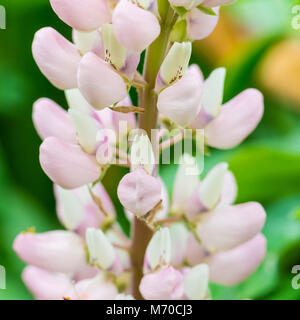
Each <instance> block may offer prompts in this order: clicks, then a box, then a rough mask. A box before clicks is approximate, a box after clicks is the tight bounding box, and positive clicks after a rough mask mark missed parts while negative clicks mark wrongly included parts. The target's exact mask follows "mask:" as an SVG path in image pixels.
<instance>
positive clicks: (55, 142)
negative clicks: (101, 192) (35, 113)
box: [40, 137, 100, 189]
mask: <svg viewBox="0 0 300 320" xmlns="http://www.w3.org/2000/svg"><path fill="white" fill-rule="evenodd" d="M40 163H41V166H42V168H43V170H44V172H45V173H46V174H47V175H48V177H49V178H50V179H51V180H52V181H53V182H55V183H56V184H58V185H60V186H61V187H63V188H65V189H73V188H77V187H80V186H82V185H84V184H87V183H91V182H94V181H95V180H97V179H98V178H99V176H100V168H99V166H98V165H97V164H96V161H95V159H94V158H93V157H92V156H89V155H88V154H86V153H85V152H84V151H83V150H82V149H81V147H80V146H78V145H75V144H69V143H66V142H64V141H62V140H60V139H58V138H55V137H49V138H47V139H45V141H44V142H43V143H42V145H41V146H40Z"/></svg>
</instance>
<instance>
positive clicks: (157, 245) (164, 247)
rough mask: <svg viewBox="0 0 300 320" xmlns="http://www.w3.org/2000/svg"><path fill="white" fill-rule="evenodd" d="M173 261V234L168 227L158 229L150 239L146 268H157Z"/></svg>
mask: <svg viewBox="0 0 300 320" xmlns="http://www.w3.org/2000/svg"><path fill="white" fill-rule="evenodd" d="M170 261H171V236H170V231H169V229H168V228H161V229H159V230H158V231H156V232H155V233H154V235H153V237H152V239H151V240H150V242H149V244H148V247H147V250H146V256H145V264H146V269H147V268H148V267H150V270H155V269H156V268H157V267H160V266H163V265H167V264H169V263H170Z"/></svg>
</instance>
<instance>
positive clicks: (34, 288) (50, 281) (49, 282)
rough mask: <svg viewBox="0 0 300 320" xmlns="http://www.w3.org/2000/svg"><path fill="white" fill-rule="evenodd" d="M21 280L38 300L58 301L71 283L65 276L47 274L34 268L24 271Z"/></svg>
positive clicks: (69, 287)
mask: <svg viewBox="0 0 300 320" xmlns="http://www.w3.org/2000/svg"><path fill="white" fill-rule="evenodd" d="M22 280H23V281H24V283H25V285H26V287H27V288H28V290H29V291H30V292H31V293H32V294H33V296H34V297H35V298H36V299H38V300H60V299H61V298H62V297H63V295H64V294H65V293H66V292H67V291H69V290H70V289H71V288H72V282H71V280H70V278H69V277H68V276H67V275H66V274H64V273H54V272H49V271H46V270H43V269H40V268H37V267H34V266H27V267H26V268H25V269H24V271H23V272H22Z"/></svg>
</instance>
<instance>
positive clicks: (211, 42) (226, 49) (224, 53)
mask: <svg viewBox="0 0 300 320" xmlns="http://www.w3.org/2000/svg"><path fill="white" fill-rule="evenodd" d="M249 36H251V34H250V32H249V31H248V30H247V29H245V28H244V27H242V26H241V25H239V24H238V23H237V22H235V21H234V20H233V19H231V18H230V16H229V15H227V14H226V12H223V11H222V12H221V15H220V19H219V22H218V24H217V27H216V28H215V30H214V31H213V33H212V34H211V35H210V36H209V37H207V38H205V39H203V40H200V41H196V42H195V43H194V52H195V54H196V55H198V56H200V57H203V58H204V59H205V60H206V61H208V62H209V63H211V64H212V65H222V64H230V62H233V61H234V60H235V59H237V58H238V57H239V56H240V55H241V51H242V49H243V47H244V45H245V44H246V43H247V42H248V40H249Z"/></svg>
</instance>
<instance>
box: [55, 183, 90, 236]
mask: <svg viewBox="0 0 300 320" xmlns="http://www.w3.org/2000/svg"><path fill="white" fill-rule="evenodd" d="M56 188H57V189H56V190H57V192H58V195H59V201H60V205H61V211H60V214H61V217H60V218H61V221H62V223H63V224H64V226H65V227H66V228H67V229H69V230H74V229H76V227H78V225H79V224H80V222H81V221H82V220H83V218H84V216H85V211H84V210H85V208H84V207H83V205H82V204H81V202H80V200H79V198H78V197H77V196H76V195H75V193H74V192H73V190H66V189H63V188H61V187H60V186H58V185H57V186H56Z"/></svg>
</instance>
